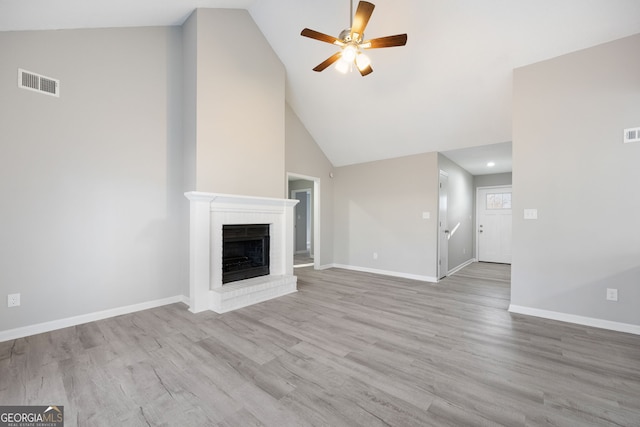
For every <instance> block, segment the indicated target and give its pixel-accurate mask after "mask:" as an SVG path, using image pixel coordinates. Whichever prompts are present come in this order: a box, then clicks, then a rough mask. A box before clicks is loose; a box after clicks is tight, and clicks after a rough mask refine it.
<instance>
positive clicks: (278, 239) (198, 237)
mask: <svg viewBox="0 0 640 427" xmlns="http://www.w3.org/2000/svg"><path fill="white" fill-rule="evenodd" d="M185 196H186V197H187V199H189V202H190V219H189V224H190V225H189V310H190V311H191V312H193V313H199V312H201V311H205V310H213V311H215V312H216V313H225V312H227V311H231V310H235V309H238V308H241V307H246V306H248V305H251V304H255V303H258V302H262V301H266V300H268V299H271V298H276V297H279V296H282V295H286V294H289V293H291V292H296V290H297V288H296V285H297V278H296V276H294V275H293V239H294V237H293V221H294V206H295V205H296V204H297V203H298V201H297V200H288V199H273V198H266V197H251V196H237V195H230V194H218V193H203V192H197V191H190V192H188V193H185ZM226 224H269V236H270V253H269V272H270V274H269V275H268V276H261V277H254V278H251V279H246V280H239V281H237V282H231V283H227V284H225V285H224V286H222V226H223V225H226Z"/></svg>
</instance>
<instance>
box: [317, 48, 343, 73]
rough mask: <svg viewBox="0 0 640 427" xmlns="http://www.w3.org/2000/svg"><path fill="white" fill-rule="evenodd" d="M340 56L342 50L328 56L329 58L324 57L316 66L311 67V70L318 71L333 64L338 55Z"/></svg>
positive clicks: (338, 57)
mask: <svg viewBox="0 0 640 427" xmlns="http://www.w3.org/2000/svg"><path fill="white" fill-rule="evenodd" d="M341 56H342V52H338V53H336V54H334V55H332V56H330V57H329V58H327V59H325V60H324V62H322V63H320V64H318V65H317V66H316V68H314V69H313V71H317V72H320V71H322V70H324V69H325V68H327V67H328V66H329V65H331V64H333V63H334V62H336V61H337V60H338V59H340V57H341Z"/></svg>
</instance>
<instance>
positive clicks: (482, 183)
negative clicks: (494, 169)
mask: <svg viewBox="0 0 640 427" xmlns="http://www.w3.org/2000/svg"><path fill="white" fill-rule="evenodd" d="M512 175H513V174H512V173H511V172H506V173H493V174H489V175H475V176H474V177H473V186H474V190H473V195H474V197H475V193H476V191H475V190H476V189H477V188H478V187H493V186H496V185H511V183H512V182H513V177H512Z"/></svg>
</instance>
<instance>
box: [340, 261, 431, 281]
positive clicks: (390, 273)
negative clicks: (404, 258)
mask: <svg viewBox="0 0 640 427" xmlns="http://www.w3.org/2000/svg"><path fill="white" fill-rule="evenodd" d="M331 266H332V267H333V268H343V269H345V270H353V271H361V272H363V273H373V274H381V275H383V276H392V277H401V278H403V279H411V280H419V281H421V282H430V283H438V279H437V278H435V277H431V276H422V275H418V274H410V273H401V272H398V271H388V270H378V269H376V268H368V267H357V266H354V265H345V264H332V265H331Z"/></svg>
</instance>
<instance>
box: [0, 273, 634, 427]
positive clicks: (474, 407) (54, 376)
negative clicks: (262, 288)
mask: <svg viewBox="0 0 640 427" xmlns="http://www.w3.org/2000/svg"><path fill="white" fill-rule="evenodd" d="M296 274H297V275H298V288H299V292H297V293H296V294H292V295H288V296H285V297H282V298H278V299H276V300H272V301H268V302H265V303H261V304H257V305H255V306H252V307H247V308H244V309H241V310H237V311H235V312H231V313H227V314H223V315H218V314H215V313H211V312H207V313H201V314H197V315H194V314H191V313H190V312H188V310H187V308H186V306H185V305H183V304H173V305H169V306H165V307H161V308H157V309H152V310H146V311H142V312H138V313H134V314H130V315H125V316H119V317H115V318H112V319H107V320H103V321H98V322H93V323H88V324H85V325H80V326H76V327H71V328H66V329H62V330H58V331H54V332H50V333H46V334H40V335H35V336H31V337H27V338H22V339H18V340H14V341H8V342H4V343H0V404H2V405H10V404H16V405H18V404H19V405H26V404H38V405H48V404H58V405H64V407H65V418H66V424H65V425H67V426H76V425H77V426H388V425H392V426H413V425H415V426H475V425H479V426H485V425H486V426H489V425H505V426H534V425H536V426H537V425H554V426H608V425H615V426H640V337H639V336H634V335H629V334H624V333H617V332H611V331H605V330H599V329H594V328H588V327H583V326H576V325H570V324H564V323H559V322H554V321H548V320H543V319H538V318H533V317H526V316H521V315H515V314H510V313H508V312H507V307H508V304H509V292H510V290H509V281H510V268H509V266H507V265H499V264H483V263H476V264H472V265H470V266H468V267H467V268H465V269H463V270H461V271H460V272H458V273H457V274H455V275H454V276H452V277H449V278H447V279H445V280H444V281H442V282H440V283H438V284H429V283H422V282H416V281H412V280H406V279H397V278H390V277H384V276H378V275H374V274H367V273H358V272H351V271H345V270H340V269H331V270H325V271H314V270H313V269H311V268H302V269H296Z"/></svg>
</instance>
